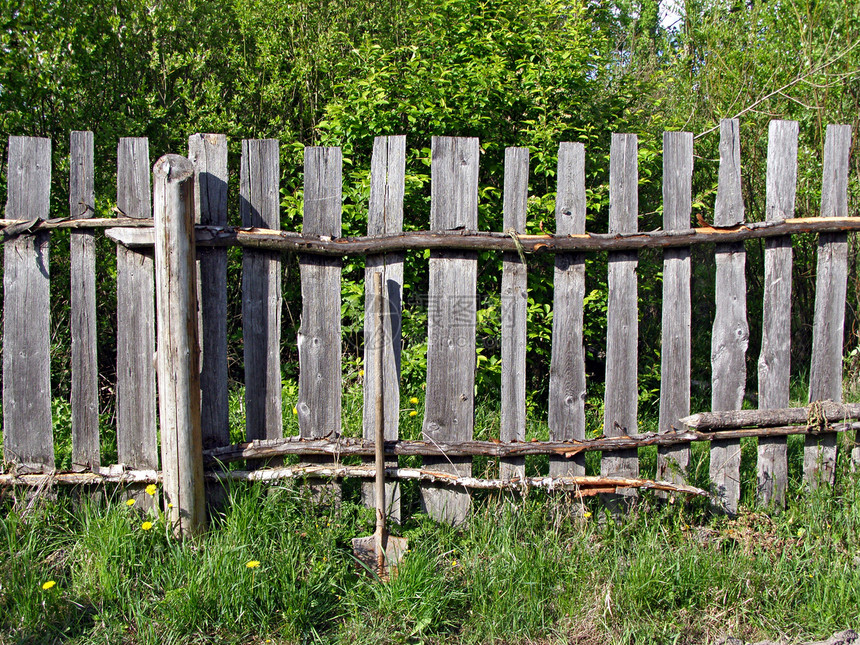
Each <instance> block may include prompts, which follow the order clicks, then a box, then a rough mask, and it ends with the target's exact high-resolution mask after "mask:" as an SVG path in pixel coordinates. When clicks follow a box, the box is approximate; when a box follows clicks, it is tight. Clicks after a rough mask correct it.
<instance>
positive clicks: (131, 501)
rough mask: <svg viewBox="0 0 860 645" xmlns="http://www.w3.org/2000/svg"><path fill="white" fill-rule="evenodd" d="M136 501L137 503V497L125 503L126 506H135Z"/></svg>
mask: <svg viewBox="0 0 860 645" xmlns="http://www.w3.org/2000/svg"><path fill="white" fill-rule="evenodd" d="M136 503H137V500H136V499H130V500H128V501H127V502H126V503H125V505H126V506H134V505H135V504H136Z"/></svg>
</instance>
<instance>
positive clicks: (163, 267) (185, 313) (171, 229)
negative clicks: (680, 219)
mask: <svg viewBox="0 0 860 645" xmlns="http://www.w3.org/2000/svg"><path fill="white" fill-rule="evenodd" d="M152 177H153V202H154V203H153V206H154V209H153V211H154V217H155V287H156V303H157V304H156V313H157V320H158V360H157V370H158V403H159V425H160V429H161V454H162V459H161V461H162V471H163V472H164V491H165V495H166V499H167V502H168V504H167V519H168V522H169V524H170V526H171V527H172V529H173V532H174V533H175V534H177V535H180V536H193V535H196V534H199V533H201V532H202V531H203V530H204V529H205V528H206V507H205V502H206V500H205V494H204V486H203V445H202V435H201V430H200V363H199V357H200V349H199V345H198V342H197V327H198V322H199V320H198V314H197V276H196V275H195V274H196V263H197V256H196V253H195V251H194V210H195V204H194V192H195V191H194V182H195V169H194V165H193V164H192V163H191V161H189V160H188V159H186V158H185V157H180V156H179V155H165V156H163V157H161V159H159V160H158V161H157V162H156V164H155V167H154V168H153V171H152Z"/></svg>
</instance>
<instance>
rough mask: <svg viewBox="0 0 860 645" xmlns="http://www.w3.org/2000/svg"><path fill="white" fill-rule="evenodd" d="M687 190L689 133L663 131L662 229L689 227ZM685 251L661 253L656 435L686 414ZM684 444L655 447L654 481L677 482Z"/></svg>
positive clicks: (683, 471) (688, 314) (688, 308)
mask: <svg viewBox="0 0 860 645" xmlns="http://www.w3.org/2000/svg"><path fill="white" fill-rule="evenodd" d="M692 189H693V135H692V133H690V132H665V133H663V229H664V230H666V231H677V230H683V229H685V228H688V227H689V226H690V215H691V211H692ZM690 262H691V260H690V248H689V247H687V248H677V249H666V250H665V251H663V315H662V326H663V328H662V334H663V336H662V350H661V352H660V417H659V428H660V432H669V431H671V430H672V426H673V424H675V423H676V422H677V420H678V419H680V418H681V417H685V416H687V415H688V414H690V360H691V358H690V352H691V349H690V348H691V345H690V342H691V337H690V334H691V331H690V330H691V324H692V300H691V298H692V295H691V291H690V276H691V264H690ZM689 466H690V448H689V446H677V447H667V448H660V449H659V451H658V456H657V479H661V480H666V481H672V482H676V483H683V482H684V481H686V478H687V471H688V468H689Z"/></svg>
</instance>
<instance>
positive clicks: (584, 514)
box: [582, 511, 591, 519]
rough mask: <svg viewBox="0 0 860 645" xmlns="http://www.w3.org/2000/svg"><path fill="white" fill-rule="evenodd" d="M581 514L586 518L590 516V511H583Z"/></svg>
mask: <svg viewBox="0 0 860 645" xmlns="http://www.w3.org/2000/svg"><path fill="white" fill-rule="evenodd" d="M582 516H583V517H584V518H585V519H588V518H589V517H591V511H585V513H583V514H582Z"/></svg>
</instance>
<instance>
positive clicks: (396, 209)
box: [361, 136, 406, 522]
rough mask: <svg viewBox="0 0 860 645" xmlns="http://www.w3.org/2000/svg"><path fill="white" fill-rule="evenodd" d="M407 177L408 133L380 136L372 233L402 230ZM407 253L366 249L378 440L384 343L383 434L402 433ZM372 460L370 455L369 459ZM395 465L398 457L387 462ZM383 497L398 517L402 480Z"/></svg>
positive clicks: (370, 497) (368, 415) (367, 422)
mask: <svg viewBox="0 0 860 645" xmlns="http://www.w3.org/2000/svg"><path fill="white" fill-rule="evenodd" d="M405 177H406V137H405V136H394V137H376V138H375V139H374V141H373V157H372V160H371V164H370V199H369V204H368V213H367V234H368V235H396V234H397V233H401V232H402V231H403V194H404V191H405V187H406V184H405ZM405 255H406V254H405V253H402V252H400V253H384V254H376V255H368V256H367V260H366V264H365V270H364V294H365V296H364V413H363V422H364V423H363V427H364V433H363V436H364V438H365V440H367V441H375V435H374V429H375V413H374V412H375V411H374V406H375V402H376V384H377V379H376V369H377V368H376V363H375V362H374V361H373V355H374V352H375V349H376V347H378V346H379V345H378V343H380V342H382V343H383V370H384V378H383V386H382V387H383V393H384V401H385V423H384V436H385V440H386V441H394V440H396V439H397V438H398V437H399V431H398V421H399V419H400V328H401V322H402V321H401V318H402V311H403V261H404V258H405ZM376 273H381V274H382V276H383V284H384V285H385V286H384V289H385V297H386V304H387V305H388V309H387V311H386V314H385V317H384V319H383V332H384V338H382V339H377V338H376V336H375V333H374V329H375V326H374V318H375V315H376V314H375V312H376V303H375V302H374V300H375V298H374V297H371V295H372V294H374V291H373V288H372V286H371V285H373V280H374V278H373V276H374V274H376ZM366 461H367V463H373V461H372V460H366ZM385 464H386V466H387V467H394V466H397V458H396V457H395V458H394V459H389V460H387V461H386V462H385ZM361 490H362V498H363V499H364V503H365V504H366V505H367V506H369V507H370V508H374V507H375V505H376V501H375V500H376V494H375V491H374V486H373V484H372V483H368V482H365V483H364V484H363V485H362V489H361ZM385 502H386V505H387V506H388V509H387V513H388V516H389V518H390V519H391V520H393V521H395V522H399V521H400V484H399V483H397V482H388V483H386V484H385Z"/></svg>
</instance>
